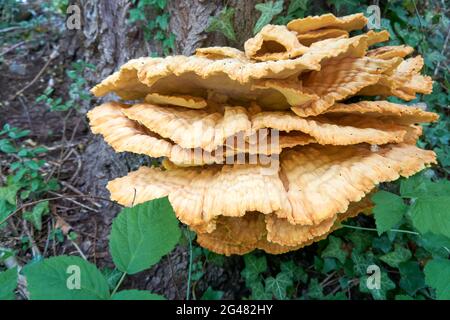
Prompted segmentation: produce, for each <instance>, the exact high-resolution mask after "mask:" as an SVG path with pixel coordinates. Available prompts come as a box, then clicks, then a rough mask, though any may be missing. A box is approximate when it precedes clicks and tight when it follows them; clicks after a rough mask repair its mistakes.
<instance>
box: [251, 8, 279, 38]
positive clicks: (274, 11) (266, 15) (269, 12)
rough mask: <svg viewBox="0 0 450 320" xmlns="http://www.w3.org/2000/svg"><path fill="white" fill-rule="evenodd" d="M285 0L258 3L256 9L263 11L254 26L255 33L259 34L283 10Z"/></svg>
mask: <svg viewBox="0 0 450 320" xmlns="http://www.w3.org/2000/svg"><path fill="white" fill-rule="evenodd" d="M283 2H284V1H283V0H278V1H267V2H265V3H258V4H257V5H255V9H256V10H258V11H260V12H261V16H260V17H259V19H258V21H256V24H255V27H254V28H253V34H257V33H258V32H259V31H261V29H262V28H263V27H264V26H265V25H266V24H269V23H270V22H271V21H272V19H273V18H274V17H275V16H276V15H278V14H280V13H281V12H282V11H283Z"/></svg>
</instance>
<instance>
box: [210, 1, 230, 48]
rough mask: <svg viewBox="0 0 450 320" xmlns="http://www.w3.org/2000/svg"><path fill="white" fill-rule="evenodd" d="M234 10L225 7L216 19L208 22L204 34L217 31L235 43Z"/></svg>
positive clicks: (213, 18) (212, 18)
mask: <svg viewBox="0 0 450 320" xmlns="http://www.w3.org/2000/svg"><path fill="white" fill-rule="evenodd" d="M233 17H234V9H233V8H228V7H225V8H223V9H222V10H221V11H220V12H219V14H218V15H217V16H216V17H211V18H210V20H209V24H208V28H206V30H205V31H206V32H214V31H218V32H220V33H222V34H223V35H224V36H225V37H227V38H228V39H229V40H231V41H236V34H235V32H234V27H233Z"/></svg>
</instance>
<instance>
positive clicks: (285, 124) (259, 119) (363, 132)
mask: <svg viewBox="0 0 450 320" xmlns="http://www.w3.org/2000/svg"><path fill="white" fill-rule="evenodd" d="M252 128H253V130H258V129H261V128H274V129H277V130H280V131H287V132H290V131H300V132H303V133H305V134H308V135H310V136H311V137H313V138H314V139H315V140H316V141H317V142H318V143H320V144H324V145H350V144H358V143H363V142H366V143H371V144H386V143H392V142H402V141H403V138H404V136H405V134H406V130H407V129H406V127H405V126H401V125H397V124H396V123H394V122H393V121H390V122H388V121H380V120H378V119H375V118H365V117H360V116H355V115H351V114H347V115H343V116H340V117H327V116H322V115H321V116H317V117H308V118H301V117H298V116H297V115H295V114H294V113H292V112H289V111H285V112H282V111H280V112H261V113H259V114H256V115H254V116H253V117H252Z"/></svg>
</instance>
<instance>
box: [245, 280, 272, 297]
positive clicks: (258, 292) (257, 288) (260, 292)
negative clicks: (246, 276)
mask: <svg viewBox="0 0 450 320" xmlns="http://www.w3.org/2000/svg"><path fill="white" fill-rule="evenodd" d="M249 289H250V290H251V292H252V295H251V300H270V299H272V297H273V295H272V293H270V292H267V290H266V289H265V288H264V285H263V284H262V282H261V281H255V282H253V283H252V284H251V286H250V287H249Z"/></svg>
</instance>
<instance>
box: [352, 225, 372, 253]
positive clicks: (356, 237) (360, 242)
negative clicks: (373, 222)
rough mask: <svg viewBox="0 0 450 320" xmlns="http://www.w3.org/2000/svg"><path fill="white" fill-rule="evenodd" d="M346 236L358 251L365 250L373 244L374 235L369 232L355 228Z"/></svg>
mask: <svg viewBox="0 0 450 320" xmlns="http://www.w3.org/2000/svg"><path fill="white" fill-rule="evenodd" d="M346 238H347V239H348V240H350V241H351V242H352V243H353V245H354V249H355V250H356V251H358V252H363V251H365V250H366V249H367V248H368V247H369V246H370V245H371V244H372V239H373V236H372V234H371V233H369V232H362V231H358V230H353V231H352V232H350V233H349V234H348V235H347V236H346Z"/></svg>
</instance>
